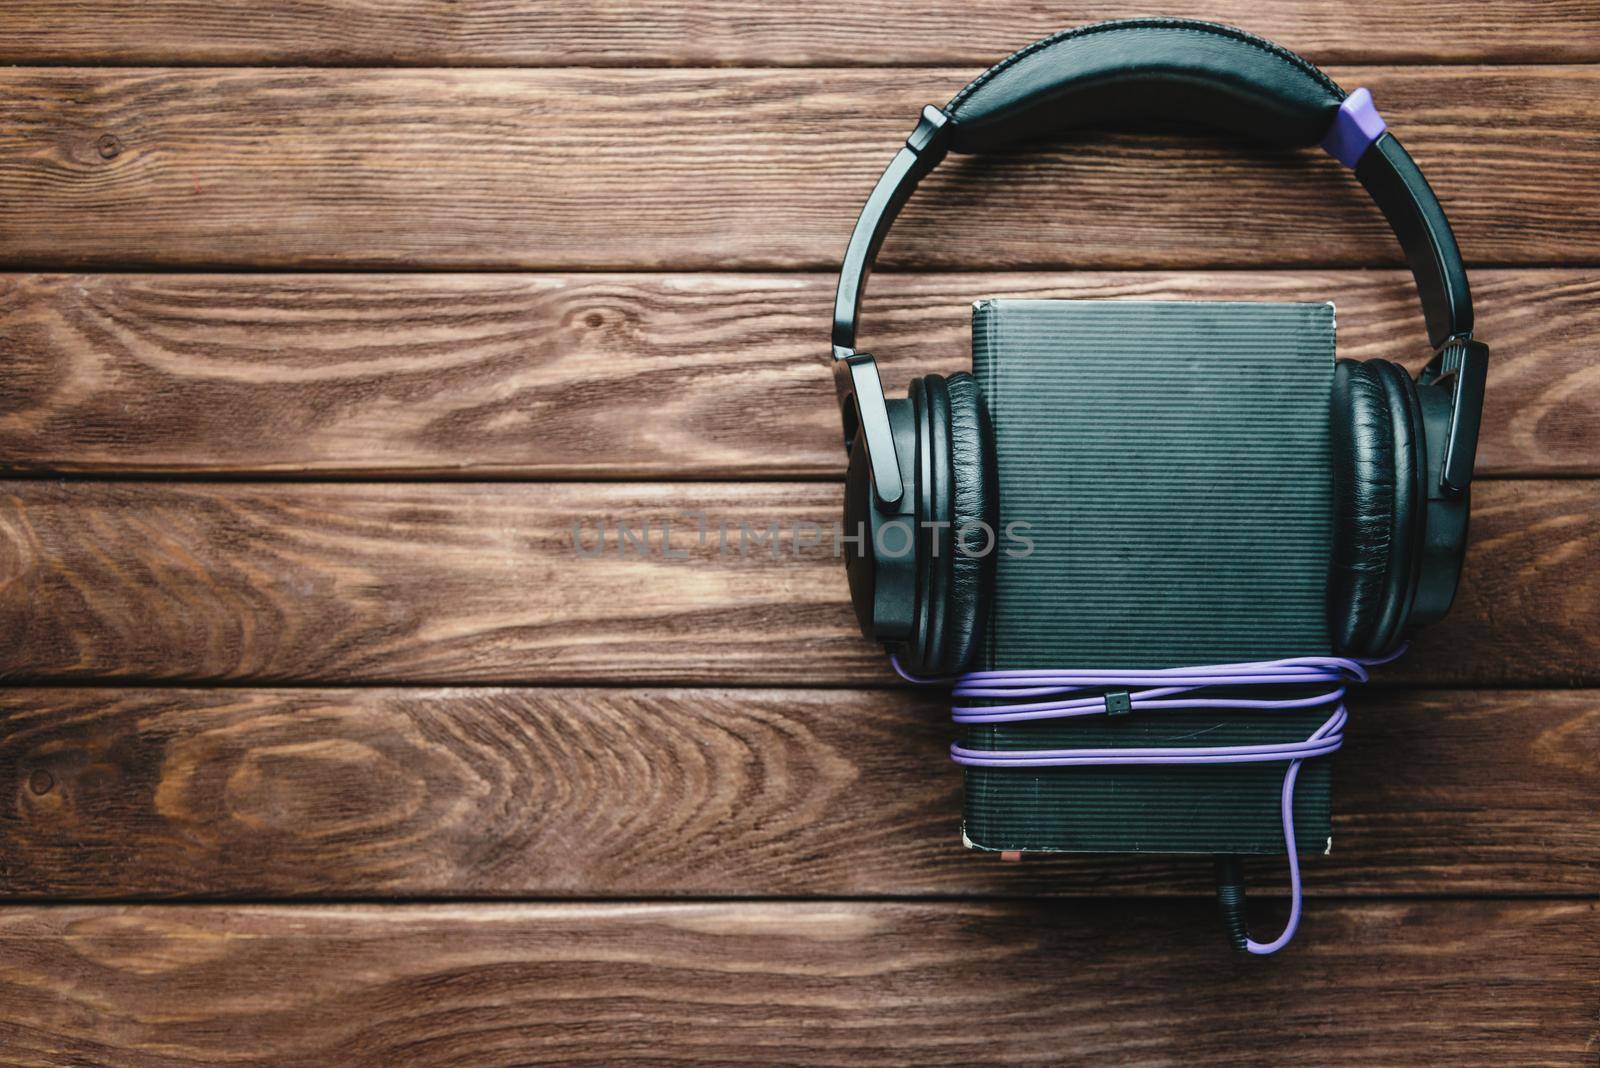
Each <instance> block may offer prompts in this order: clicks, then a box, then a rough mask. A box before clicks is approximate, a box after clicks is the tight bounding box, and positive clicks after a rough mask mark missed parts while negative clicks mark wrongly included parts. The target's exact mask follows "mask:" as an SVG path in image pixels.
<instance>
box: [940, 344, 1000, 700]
mask: <svg viewBox="0 0 1600 1068" xmlns="http://www.w3.org/2000/svg"><path fill="white" fill-rule="evenodd" d="M945 387H946V389H947V390H948V392H949V394H950V474H951V485H952V488H953V493H952V497H951V522H952V523H953V528H952V529H953V532H954V535H955V536H954V538H953V542H954V544H953V545H952V549H953V550H954V551H953V552H952V553H951V556H950V586H949V591H948V595H947V604H946V607H945V628H944V630H945V651H944V661H945V666H944V670H945V671H946V672H956V671H961V670H962V669H964V668H965V667H967V665H969V664H970V663H971V662H972V658H973V656H974V655H975V654H976V653H977V651H978V645H979V643H980V642H981V641H982V638H983V621H984V617H985V615H986V614H987V606H988V603H989V591H990V590H991V589H992V588H993V585H994V565H995V555H996V553H997V552H998V551H999V536H1000V535H999V503H1000V494H999V492H998V486H996V481H997V480H996V476H995V463H994V448H993V442H994V436H993V435H992V434H991V433H990V429H989V412H988V409H987V408H985V407H984V403H983V394H982V392H981V391H980V390H979V389H978V382H977V379H975V378H973V377H972V376H971V375H970V374H967V373H966V372H965V371H961V372H958V373H956V374H953V375H951V376H950V377H949V378H948V379H947V380H946V381H945Z"/></svg>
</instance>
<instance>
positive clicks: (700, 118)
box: [0, 66, 1600, 269]
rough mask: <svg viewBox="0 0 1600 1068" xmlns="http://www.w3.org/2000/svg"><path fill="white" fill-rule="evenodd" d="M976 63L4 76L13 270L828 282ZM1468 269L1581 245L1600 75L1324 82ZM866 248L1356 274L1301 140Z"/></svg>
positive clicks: (1152, 153) (996, 187)
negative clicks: (1371, 110)
mask: <svg viewBox="0 0 1600 1068" xmlns="http://www.w3.org/2000/svg"><path fill="white" fill-rule="evenodd" d="M971 73H974V72H973V71H965V70H950V69H940V70H927V69H920V68H919V69H908V70H897V71H881V70H879V71H850V72H847V73H846V72H841V73H839V74H838V75H830V74H829V73H827V72H815V71H785V70H761V71H735V70H715V71H706V70H700V71H675V70H548V71H536V70H516V71H471V70H454V71H451V70H426V71H420V70H419V71H392V70H391V71H352V70H316V69H296V70H136V71H120V70H110V69H80V70H64V69H46V68H34V69H28V68H13V69H9V70H0V98H3V99H5V100H6V101H7V104H8V116H7V122H6V124H5V126H4V129H3V130H0V262H5V263H9V264H10V265H12V266H14V267H19V266H33V267H78V266H84V265H99V266H129V265H134V264H150V265H160V266H167V267H182V266H189V267H195V266H205V267H242V266H266V267H280V268H301V269H310V268H317V267H340V266H345V267H362V268H384V267H395V266H405V267H428V268H450V267H464V266H473V267H489V268H519V267H533V268H586V269H606V268H614V267H626V268H630V269H638V268H661V267H669V268H691V269H729V268H734V267H744V268H765V267H772V268H783V269H794V268H807V267H809V268H823V267H831V266H833V265H834V264H836V263H837V259H838V256H839V255H840V253H841V251H842V249H843V247H844V243H845V239H846V236H847V234H848V232H849V229H850V226H851V224H852V222H853V220H854V219H855V216H856V213H857V212H858V211H859V209H860V206H861V203H862V201H863V200H864V199H865V197H866V195H867V192H868V190H869V189H870V188H871V186H872V183H873V182H874V181H875V180H876V178H877V176H878V174H879V172H880V171H881V170H882V168H883V165H884V163H885V161H886V160H887V159H888V158H889V156H890V155H891V154H892V153H893V151H894V148H895V146H896V145H898V144H899V143H900V142H901V141H902V139H903V138H904V137H905V134H906V131H907V129H908V128H909V126H910V124H911V120H912V118H913V117H914V116H915V115H916V114H917V111H918V110H919V108H920V107H921V106H922V104H923V103H925V102H926V101H928V100H944V99H946V98H947V97H948V96H949V95H950V94H951V93H952V92H953V91H954V90H955V89H957V88H958V87H959V85H960V83H961V82H962V81H963V79H964V78H965V77H966V76H967V75H968V74H971ZM1333 73H1334V74H1335V75H1336V76H1337V77H1338V78H1340V79H1341V80H1342V81H1344V82H1346V83H1347V84H1350V85H1360V84H1366V85H1369V86H1370V87H1371V88H1372V90H1373V91H1374V93H1375V94H1376V96H1377V99H1378V100H1379V102H1380V104H1381V105H1382V107H1383V108H1384V110H1385V112H1386V113H1387V115H1388V118H1389V122H1390V125H1391V127H1392V128H1393V129H1394V130H1396V131H1398V132H1399V134H1400V135H1401V136H1402V137H1403V139H1404V140H1405V141H1406V143H1407V144H1408V145H1409V146H1410V147H1411V149H1412V151H1413V153H1414V154H1415V155H1416V156H1417V158H1418V160H1419V161H1420V162H1421V164H1422V165H1423V166H1424V167H1425V168H1427V170H1428V173H1429V176H1430V178H1431V180H1432V182H1433V185H1434V187H1435V188H1436V189H1437V190H1438V192H1439V194H1440V197H1441V198H1442V200H1443V202H1444V204H1445V206H1446V207H1447V208H1448V209H1449V211H1450V213H1451V215H1452V217H1453V219H1454V221H1455V223H1456V225H1457V228H1458V233H1459V236H1460V238H1461V240H1462V245H1463V247H1464V249H1465V251H1466V255H1467V256H1468V257H1469V258H1470V259H1472V260H1473V261H1474V262H1478V263H1499V264H1546V265H1562V264H1566V265H1576V264H1584V263H1594V262H1597V261H1600V213H1596V212H1594V211H1593V210H1591V199H1590V196H1589V193H1590V191H1591V190H1592V189H1593V188H1594V187H1595V186H1596V185H1597V184H1600V106H1597V105H1600V68H1596V67H1557V66H1543V67H1496V68H1481V67H1433V68H1381V67H1380V68H1335V69H1334V71H1333ZM885 253H886V255H885V262H886V263H889V264H898V265H901V266H908V265H909V266H926V267H939V268H965V269H971V268H975V267H980V266H984V267H1037V266H1052V265H1070V266H1074V267H1118V266H1122V267H1128V266H1134V267H1139V266H1160V267H1201V266H1208V265H1229V266H1252V267H1261V266H1283V265H1298V266H1372V265H1385V264H1387V265H1393V264H1397V263H1399V251H1398V246H1397V245H1396V243H1395V241H1394V239H1393V237H1392V235H1391V234H1390V233H1389V232H1388V229H1387V227H1386V226H1385V224H1384V223H1383V221H1382V218H1381V216H1380V215H1379V213H1378V211H1377V209H1376V208H1375V207H1373V206H1372V205H1371V204H1370V203H1369V202H1368V200H1367V197H1366V194H1365V193H1364V192H1363V191H1362V190H1361V189H1360V187H1359V185H1358V183H1357V182H1356V180H1355V178H1354V177H1353V176H1352V175H1350V174H1348V173H1345V172H1344V171H1343V170H1341V169H1340V167H1339V166H1338V165H1337V164H1336V163H1335V162H1333V161H1332V160H1331V159H1329V158H1327V157H1325V156H1323V155H1321V154H1320V153H1315V152H1305V153H1298V152H1297V153H1285V152H1281V151H1280V152H1269V151H1255V150H1248V149H1241V146H1238V145H1233V144H1223V143H1218V142H1216V141H1214V140H1210V139H1195V138H1181V139H1172V138H1155V139H1151V138H1146V137H1138V136H1134V135H1131V134H1120V135H1115V136H1109V137H1107V136H1087V137H1085V138H1082V139H1079V140H1074V141H1071V142H1069V143H1066V144H1058V145H1056V146H1055V147H1053V148H1052V149H1050V150H1049V151H1048V152H1037V151H1028V152H1022V153H1019V154H1009V155H1004V156H999V157H985V158H978V159H973V158H966V159H960V160H957V161H955V162H953V163H951V164H948V165H946V166H945V167H943V168H941V169H940V170H939V172H937V173H936V174H935V175H934V176H933V177H932V178H931V179H930V180H929V182H928V183H927V187H926V188H925V190H924V191H922V192H920V193H919V194H918V195H917V197H916V198H915V199H914V201H913V203H912V204H911V205H910V207H909V208H908V210H907V212H906V214H905V216H904V217H903V218H902V220H901V223H900V225H899V227H898V228H897V229H896V231H895V234H894V236H893V237H891V239H890V242H889V244H888V246H887V247H886V249H885Z"/></svg>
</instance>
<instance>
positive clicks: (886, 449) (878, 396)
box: [833, 346, 905, 508]
mask: <svg viewBox="0 0 1600 1068" xmlns="http://www.w3.org/2000/svg"><path fill="white" fill-rule="evenodd" d="M833 385H834V389H835V390H836V391H837V392H838V395H839V410H840V412H841V413H842V414H843V416H844V425H845V442H844V443H845V449H846V450H849V449H865V450H866V452H867V465H868V467H869V468H870V469H871V471H872V487H873V493H874V494H875V495H876V496H877V498H878V502H879V504H881V505H882V506H883V507H885V508H892V507H894V506H895V505H897V504H899V503H900V498H901V497H903V496H905V487H904V486H903V484H902V481H901V478H900V459H899V457H898V455H897V454H896V453H895V447H894V431H893V429H892V428H891V427H890V425H889V402H888V400H887V399H886V398H885V397H884V395H883V379H882V378H880V377H878V362H877V361H876V360H874V359H873V358H872V355H871V353H866V352H851V351H849V350H848V349H842V348H840V347H838V346H835V347H834V350H833Z"/></svg>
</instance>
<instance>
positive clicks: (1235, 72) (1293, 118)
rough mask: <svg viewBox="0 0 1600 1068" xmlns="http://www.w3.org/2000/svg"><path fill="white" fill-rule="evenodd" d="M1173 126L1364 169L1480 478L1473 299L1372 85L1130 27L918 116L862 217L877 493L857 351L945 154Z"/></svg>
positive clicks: (890, 468)
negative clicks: (1073, 133) (1122, 125)
mask: <svg viewBox="0 0 1600 1068" xmlns="http://www.w3.org/2000/svg"><path fill="white" fill-rule="evenodd" d="M1152 117H1155V118H1165V119H1179V120H1186V121H1191V122H1199V123H1202V124H1205V125H1210V126H1218V127H1221V128H1223V129H1226V130H1231V131H1234V132H1238V133H1244V134H1247V135H1249V136H1253V137H1255V138H1257V139H1264V140H1266V141H1268V142H1270V143H1274V144H1280V145H1286V146H1300V145H1310V144H1316V143H1319V142H1320V143H1321V144H1322V146H1323V147H1324V148H1325V149H1327V150H1328V151H1329V152H1330V153H1331V154H1333V155H1335V156H1337V157H1338V158H1339V159H1340V160H1341V161H1342V162H1344V163H1345V164H1346V165H1347V166H1351V167H1353V168H1354V170H1355V174H1356V178H1357V179H1358V180H1360V182H1361V184H1362V185H1363V186H1365V187H1366V189H1367V192H1368V193H1370V194H1371V196H1372V198H1373V200H1374V201H1375V202H1376V203H1377V205H1378V207H1379V208H1380V209H1381V210H1382V212H1383V214H1384V217H1385V218H1386V219H1387V220H1388V221H1389V225H1390V227H1391V228H1392V229H1393V230H1394V233H1395V236H1396V237H1397V238H1398V239H1399V241H1400V245H1401V248H1402V249H1403V250H1404V252H1405V256H1406V262H1407V264H1408V265H1409V266H1410V268H1411V273H1412V276H1413V277H1414V278H1415V279H1416V283H1417V289H1418V292H1419V294H1420V295H1421V298H1422V310H1423V316H1424V318H1425V320H1426V322H1427V328H1428V336H1429V340H1430V342H1431V343H1432V345H1433V348H1434V351H1435V356H1434V360H1433V362H1432V363H1431V364H1429V367H1428V370H1427V371H1425V372H1424V375H1423V383H1424V384H1430V383H1432V382H1435V381H1437V380H1439V379H1441V378H1444V377H1446V376H1448V375H1454V376H1455V382H1454V388H1453V396H1452V403H1453V409H1452V416H1451V421H1450V432H1449V444H1448V447H1447V450H1446V459H1445V463H1444V465H1443V471H1442V478H1441V481H1442V483H1443V487H1442V488H1444V489H1445V490H1447V491H1451V492H1459V491H1461V490H1464V489H1465V488H1466V485H1467V483H1468V482H1469V481H1470V479H1471V474H1472V462H1473V457H1474V454H1475V452H1476V449H1477V434H1478V421H1479V415H1480V413H1481V409H1482V405H1483V389H1484V380H1485V375H1486V370H1487V359H1488V349H1487V347H1486V346H1484V345H1483V344H1482V343H1480V342H1477V341H1474V340H1472V296H1471V293H1470V292H1469V290H1468V286H1467V272H1466V268H1465V266H1464V265H1463V263H1462V262H1461V253H1460V250H1459V249H1458V248H1457V246H1456V240H1455V235H1454V234H1453V233H1452V232H1451V229H1450V222H1449V220H1448V219H1447V218H1446V217H1445V213H1444V209H1443V208H1442V207H1441V206H1440V205H1439V201H1438V198H1437V197H1436V196H1435V195H1434V193H1433V190H1432V188H1430V187H1429V185H1428V182H1427V180H1426V179H1425V178H1424V177H1423V176H1422V172H1421V170H1419V169H1418V167H1417V165H1416V163H1415V162H1414V161H1413V160H1412V159H1411V156H1410V155H1409V154H1408V153H1407V152H1406V150H1405V149H1404V148H1403V147H1402V146H1401V144H1400V142H1399V141H1398V140H1396V139H1395V138H1394V136H1393V135H1392V134H1390V133H1388V132H1387V130H1386V129H1385V125H1384V122H1383V119H1382V118H1381V117H1379V116H1378V114H1377V111H1376V110H1375V109H1374V108H1373V107H1372V98H1371V95H1370V94H1369V93H1367V91H1366V90H1365V89H1357V90H1356V91H1355V92H1354V93H1351V94H1349V95H1348V96H1347V95H1346V94H1345V93H1344V91H1343V90H1342V89H1340V88H1339V86H1338V85H1337V84H1336V83H1335V82H1334V81H1333V80H1332V79H1331V78H1329V77H1328V76H1327V75H1326V74H1324V73H1323V72H1322V71H1320V70H1318V69H1317V68H1316V67H1315V66H1313V65H1312V64H1311V63H1309V62H1307V61H1306V60H1305V59H1303V58H1301V57H1300V56H1298V55H1296V54H1295V53H1293V52H1290V51H1289V50H1288V49H1286V48H1283V47H1281V46H1279V45H1276V44H1273V43H1272V42H1270V41H1267V40H1265V39H1263V38H1260V37H1257V36H1255V35H1253V34H1249V33H1246V32H1244V31H1243V30H1238V29H1235V28H1233V27H1231V26H1221V25H1218V24H1216V23H1209V22H1199V21H1195V20H1190V19H1123V20H1117V21H1112V22H1100V23H1094V24H1091V25H1088V26H1080V27H1078V28H1076V29H1072V30H1065V31H1063V32H1061V33H1058V34H1055V35H1053V36H1051V37H1046V38H1044V39H1043V40H1040V41H1036V42H1035V43H1033V44H1031V45H1029V46H1028V47H1026V48H1024V49H1022V50H1020V51H1018V52H1016V53H1013V54H1012V55H1011V56H1009V57H1007V58H1006V59H1004V60H1002V61H1001V62H1000V63H997V64H996V65H995V66H993V67H991V68H989V70H987V71H985V72H984V73H983V74H981V75H979V76H978V77H977V78H976V79H975V80H974V81H973V82H972V83H971V84H969V85H968V86H966V88H964V89H962V90H961V91H960V92H959V93H957V94H956V95H955V97H953V98H952V99H951V101H950V103H949V104H948V105H946V107H944V108H937V107H934V106H933V105H931V104H930V105H929V106H927V107H925V108H923V111H922V116H921V118H920V119H919V120H918V122H917V125H916V128H915V129H914V130H912V132H911V135H910V136H909V137H907V138H906V143H905V146H904V147H903V148H901V150H900V151H899V152H898V153H896V155H895V157H894V159H893V160H891V161H890V163H889V166H888V168H887V169H886V170H885V171H884V172H883V176H882V177H881V178H879V180H878V184H877V185H876V186H875V187H874V188H873V190H872V194H871V196H870V197H868V199H867V203H866V205H865V206H864V207H863V208H862V211H861V216H860V218H859V219H858V220H857V221H856V226H855V230H854V232H853V233H852V234H851V236H850V244H849V246H848V247H847V249H846V250H845V256H844V262H843V263H842V264H841V266H840V272H839V289H838V293H837V295H836V297H835V300H834V310H833V354H834V361H835V383H836V385H837V388H838V391H839V400H840V405H841V412H842V415H843V417H844V421H845V440H846V444H847V445H848V444H849V443H850V441H851V440H852V439H854V438H855V437H856V436H857V431H858V430H859V431H860V432H861V437H862V442H861V444H862V445H863V447H865V448H866V449H867V450H868V453H869V457H870V459H871V467H872V472H873V481H874V484H875V486H876V495H877V497H878V500H879V501H880V502H881V503H883V504H884V505H892V504H893V503H895V502H896V501H898V500H899V499H900V496H901V493H902V492H903V487H902V486H901V479H900V473H899V465H898V462H897V461H896V458H895V455H894V444H893V441H892V439H891V437H890V435H889V428H888V417H887V410H886V408H885V401H884V397H883V387H882V383H881V381H880V380H879V378H878V374H877V368H876V366H875V365H874V364H873V361H872V358H871V357H870V356H867V355H866V354H858V353H857V352H856V351H855V344H856V333H857V323H858V321H859V317H860V309H861V298H862V294H863V292H864V290H865V286H866V280H867V276H868V275H869V274H870V273H871V270H872V264H873V261H874V260H875V259H876V258H877V254H878V249H879V248H880V247H881V246H882V244H883V239H884V237H885V236H886V235H887V234H888V232H889V228H890V226H891V225H892V224H893V223H894V220H895V217H896V216H897V215H899V213H900V209H901V208H902V207H904V205H905V203H906V201H907V200H909V199H910V197H911V194H912V192H913V191H914V190H915V189H916V187H917V185H918V183H919V182H921V180H922V179H923V178H924V177H925V176H926V175H927V174H928V173H929V172H930V171H932V170H933V168H934V167H935V166H937V165H938V164H939V162H940V161H941V160H942V159H943V158H944V156H945V154H946V153H947V152H950V151H955V152H985V151H992V150H994V149H997V148H1000V147H1003V146H1005V145H1009V144H1012V143H1014V142H1016V141H1020V140H1026V139H1029V138H1034V137H1038V136H1040V135H1042V134H1046V133H1051V132H1056V131H1059V130H1061V129H1065V128H1068V127H1071V126H1078V125H1085V124H1089V123H1094V122H1103V121H1106V120H1108V119H1109V120H1127V119H1137V118H1152Z"/></svg>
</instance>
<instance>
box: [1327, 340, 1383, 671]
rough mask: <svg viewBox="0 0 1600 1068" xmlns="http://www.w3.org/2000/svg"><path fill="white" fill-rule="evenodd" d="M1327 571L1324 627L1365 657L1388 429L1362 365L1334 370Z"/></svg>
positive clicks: (1377, 572) (1345, 648)
mask: <svg viewBox="0 0 1600 1068" xmlns="http://www.w3.org/2000/svg"><path fill="white" fill-rule="evenodd" d="M1328 431H1329V447H1330V449H1331V451H1332V459H1333V515H1334V530H1333V573H1332V575H1331V576H1330V583H1329V603H1328V609H1329V624H1330V626H1331V627H1332V630H1333V640H1334V644H1335V646H1337V648H1338V649H1339V651H1340V652H1342V653H1347V654H1349V655H1352V656H1360V655H1363V654H1365V653H1366V652H1367V648H1368V645H1369V644H1370V642H1371V639H1372V635H1373V633H1374V632H1375V631H1376V629H1377V621H1378V617H1379V615H1380V614H1381V611H1382V604H1381V602H1382V600H1383V591H1384V587H1385V585H1386V584H1387V581H1388V572H1389V543H1390V539H1391V537H1392V533H1393V529H1394V427H1393V424H1392V422H1391V420H1390V418H1389V409H1388V401H1387V398H1386V395H1385V390H1384V387H1383V383H1382V382H1380V381H1379V380H1378V376H1377V374H1376V372H1375V371H1374V370H1373V369H1372V368H1371V367H1369V366H1367V365H1366V364H1362V363H1357V362H1356V361H1354V360H1340V361H1338V363H1337V364H1335V365H1334V369H1333V396H1332V410H1331V413H1330V421H1329V426H1328Z"/></svg>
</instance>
